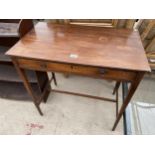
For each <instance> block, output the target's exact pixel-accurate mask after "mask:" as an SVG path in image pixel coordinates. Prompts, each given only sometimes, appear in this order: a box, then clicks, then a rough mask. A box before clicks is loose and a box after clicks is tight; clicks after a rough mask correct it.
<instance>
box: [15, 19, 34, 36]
mask: <svg viewBox="0 0 155 155" xmlns="http://www.w3.org/2000/svg"><path fill="white" fill-rule="evenodd" d="M33 27H34V24H33V21H32V19H23V20H21V21H20V23H19V29H18V33H19V36H20V37H23V36H24V35H25V34H26V33H28V32H29V31H30V30H31V29H32V28H33Z"/></svg>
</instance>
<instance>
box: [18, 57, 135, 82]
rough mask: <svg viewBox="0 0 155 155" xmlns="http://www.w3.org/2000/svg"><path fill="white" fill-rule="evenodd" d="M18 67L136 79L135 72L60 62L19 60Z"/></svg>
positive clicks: (117, 78)
mask: <svg viewBox="0 0 155 155" xmlns="http://www.w3.org/2000/svg"><path fill="white" fill-rule="evenodd" d="M17 61H18V65H19V66H20V67H21V68H27V69H34V70H38V71H52V72H60V73H72V74H77V75H85V76H92V77H96V78H97V77H98V78H103V79H115V80H120V79H121V80H128V81H132V80H133V79H134V77H135V74H136V73H135V72H133V71H127V70H120V69H117V70H116V69H109V68H103V67H94V66H92V67H91V66H83V65H79V64H78V65H76V64H66V63H58V62H56V63H55V62H49V61H41V60H32V59H23V58H18V59H17Z"/></svg>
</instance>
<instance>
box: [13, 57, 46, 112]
mask: <svg viewBox="0 0 155 155" xmlns="http://www.w3.org/2000/svg"><path fill="white" fill-rule="evenodd" d="M12 61H13V63H14V66H15V68H16V70H17V72H18V74H19V76H20V77H21V79H22V80H23V83H24V86H25V88H26V89H27V91H28V93H29V95H30V96H31V98H32V100H33V102H34V105H35V106H36V108H37V110H38V112H39V114H40V115H43V113H42V111H41V109H40V107H39V104H40V103H39V102H37V98H36V96H35V94H34V93H33V90H32V87H31V84H30V83H29V81H28V77H27V75H26V73H25V70H24V69H21V68H20V67H19V66H18V63H17V62H16V60H15V59H12Z"/></svg>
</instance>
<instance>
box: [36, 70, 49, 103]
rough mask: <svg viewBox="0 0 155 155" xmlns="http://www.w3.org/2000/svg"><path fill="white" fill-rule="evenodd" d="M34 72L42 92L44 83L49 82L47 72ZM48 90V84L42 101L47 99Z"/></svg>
mask: <svg viewBox="0 0 155 155" xmlns="http://www.w3.org/2000/svg"><path fill="white" fill-rule="evenodd" d="M35 73H36V77H37V83H38V87H39V90H40V92H41V93H42V92H43V91H44V88H45V86H46V84H47V83H48V82H49V78H48V75H47V72H41V71H35ZM50 90H51V86H50V84H49V88H48V89H47V90H46V93H45V96H44V98H43V101H44V103H46V101H47V99H48V96H49V93H50Z"/></svg>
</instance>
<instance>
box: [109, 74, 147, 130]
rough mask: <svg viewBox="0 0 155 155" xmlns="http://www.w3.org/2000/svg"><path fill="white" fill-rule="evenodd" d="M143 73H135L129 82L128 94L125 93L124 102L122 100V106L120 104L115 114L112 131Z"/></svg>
mask: <svg viewBox="0 0 155 155" xmlns="http://www.w3.org/2000/svg"><path fill="white" fill-rule="evenodd" d="M143 75H144V73H137V75H136V77H135V80H133V82H131V85H130V88H129V91H128V94H127V96H126V98H125V100H124V102H123V104H122V106H121V108H120V111H119V113H118V115H117V118H116V120H115V123H114V126H113V128H112V131H114V130H115V128H116V126H117V124H118V122H119V120H120V118H121V117H122V115H123V112H124V111H125V108H126V107H127V105H128V104H129V102H130V100H131V98H132V96H133V94H134V93H135V91H136V89H137V87H138V85H139V83H140V81H141V80H142V78H143Z"/></svg>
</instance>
